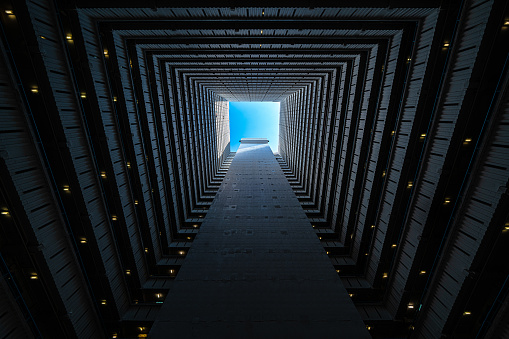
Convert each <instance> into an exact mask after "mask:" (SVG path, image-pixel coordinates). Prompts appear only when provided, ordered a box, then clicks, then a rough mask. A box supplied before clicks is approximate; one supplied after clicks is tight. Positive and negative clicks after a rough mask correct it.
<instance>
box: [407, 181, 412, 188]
mask: <svg viewBox="0 0 509 339" xmlns="http://www.w3.org/2000/svg"><path fill="white" fill-rule="evenodd" d="M413 185H414V183H413V182H411V181H409V182H408V184H407V185H406V188H412V186H413Z"/></svg>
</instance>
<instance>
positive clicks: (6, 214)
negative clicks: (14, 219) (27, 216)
mask: <svg viewBox="0 0 509 339" xmlns="http://www.w3.org/2000/svg"><path fill="white" fill-rule="evenodd" d="M0 213H1V214H2V215H5V216H8V215H9V210H6V209H4V210H3V211H2V212H0Z"/></svg>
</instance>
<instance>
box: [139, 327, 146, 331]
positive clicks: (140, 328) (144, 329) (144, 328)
mask: <svg viewBox="0 0 509 339" xmlns="http://www.w3.org/2000/svg"><path fill="white" fill-rule="evenodd" d="M146 330H147V328H146V327H144V326H140V327H138V331H140V332H143V331H146Z"/></svg>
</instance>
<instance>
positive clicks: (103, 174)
mask: <svg viewBox="0 0 509 339" xmlns="http://www.w3.org/2000/svg"><path fill="white" fill-rule="evenodd" d="M101 178H103V179H106V172H105V171H101Z"/></svg>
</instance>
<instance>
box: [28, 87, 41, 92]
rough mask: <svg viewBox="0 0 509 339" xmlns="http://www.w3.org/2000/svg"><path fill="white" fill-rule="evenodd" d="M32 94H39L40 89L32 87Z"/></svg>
mask: <svg viewBox="0 0 509 339" xmlns="http://www.w3.org/2000/svg"><path fill="white" fill-rule="evenodd" d="M30 92H32V93H39V88H37V87H32V88H30Z"/></svg>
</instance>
